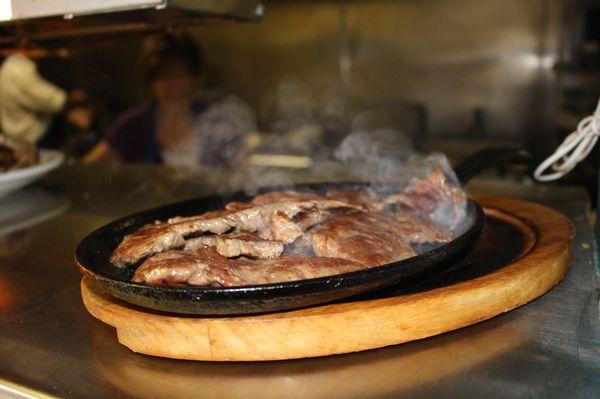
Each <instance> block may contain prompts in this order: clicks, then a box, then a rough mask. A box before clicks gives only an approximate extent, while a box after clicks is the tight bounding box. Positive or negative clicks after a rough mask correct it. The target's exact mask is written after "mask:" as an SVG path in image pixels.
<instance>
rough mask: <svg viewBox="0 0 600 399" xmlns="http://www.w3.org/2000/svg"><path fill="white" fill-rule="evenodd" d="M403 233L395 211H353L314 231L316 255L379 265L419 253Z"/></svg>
mask: <svg viewBox="0 0 600 399" xmlns="http://www.w3.org/2000/svg"><path fill="white" fill-rule="evenodd" d="M404 234H405V229H404V228H403V224H402V223H401V222H399V221H398V220H397V219H396V218H395V217H394V215H393V214H389V213H364V212H361V213H359V212H353V213H345V214H340V215H336V216H333V217H331V218H329V219H327V220H326V221H325V222H323V223H321V224H320V225H319V226H317V227H316V228H315V231H313V232H312V234H311V235H312V246H313V251H314V252H315V254H316V255H317V256H327V257H334V258H343V259H348V260H353V261H356V262H359V263H363V264H365V265H368V266H377V265H383V264H385V263H390V262H394V261H398V260H402V259H406V258H409V257H411V256H414V255H416V253H415V251H414V250H413V249H412V248H411V246H410V245H409V243H408V241H407V240H406V239H403V237H405V235H404Z"/></svg>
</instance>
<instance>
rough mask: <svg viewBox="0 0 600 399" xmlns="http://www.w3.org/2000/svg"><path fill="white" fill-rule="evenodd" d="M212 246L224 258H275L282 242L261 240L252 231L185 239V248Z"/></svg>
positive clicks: (193, 248)
mask: <svg viewBox="0 0 600 399" xmlns="http://www.w3.org/2000/svg"><path fill="white" fill-rule="evenodd" d="M206 247H214V248H215V250H216V251H217V253H218V254H219V255H221V256H224V257H226V258H235V257H237V256H247V257H250V258H257V259H271V258H276V257H278V256H279V255H281V253H282V252H283V244H282V243H281V242H278V241H270V240H263V239H261V238H260V237H258V236H257V235H256V234H254V233H232V234H224V235H221V236H219V235H214V236H200V237H198V238H192V239H189V240H186V242H185V247H184V249H185V250H195V249H199V248H206Z"/></svg>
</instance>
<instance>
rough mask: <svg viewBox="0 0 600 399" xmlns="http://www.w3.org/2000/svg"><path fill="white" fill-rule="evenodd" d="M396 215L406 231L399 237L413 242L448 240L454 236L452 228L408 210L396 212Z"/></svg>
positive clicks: (425, 242) (424, 242)
mask: <svg viewBox="0 0 600 399" xmlns="http://www.w3.org/2000/svg"><path fill="white" fill-rule="evenodd" d="M394 216H395V218H396V220H397V221H398V222H399V223H400V224H401V225H402V229H403V231H404V233H403V236H402V237H399V239H404V240H406V241H408V242H410V243H411V244H427V243H436V242H448V241H450V240H452V238H454V237H453V234H452V232H451V231H450V230H448V229H445V228H443V227H441V226H439V225H437V224H436V223H434V222H432V221H430V220H427V219H423V218H420V217H418V216H415V215H411V214H409V213H406V212H395V213H394Z"/></svg>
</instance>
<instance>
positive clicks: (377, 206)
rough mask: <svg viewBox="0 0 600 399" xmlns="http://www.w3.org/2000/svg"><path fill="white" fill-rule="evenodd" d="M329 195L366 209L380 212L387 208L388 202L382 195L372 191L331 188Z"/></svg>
mask: <svg viewBox="0 0 600 399" xmlns="http://www.w3.org/2000/svg"><path fill="white" fill-rule="evenodd" d="M327 197H329V198H335V199H337V200H338V201H344V202H347V203H349V204H352V205H358V206H360V207H361V208H363V209H364V210H367V211H374V212H379V211H382V210H384V209H385V207H386V203H385V202H384V201H383V199H382V198H381V197H379V196H378V195H377V194H375V193H374V192H372V191H367V190H360V189H351V190H340V189H331V190H328V191H327Z"/></svg>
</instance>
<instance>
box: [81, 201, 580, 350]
mask: <svg viewBox="0 0 600 399" xmlns="http://www.w3.org/2000/svg"><path fill="white" fill-rule="evenodd" d="M476 200H477V201H478V202H480V203H481V204H482V205H483V206H484V208H485V210H486V214H487V216H488V219H490V223H489V224H490V225H493V224H494V223H495V224H497V225H498V226H500V227H497V228H496V230H494V229H493V228H488V226H486V228H487V229H488V230H484V233H483V235H482V238H481V239H480V242H479V243H478V244H477V246H476V247H475V249H474V250H473V252H474V254H473V256H471V254H469V256H467V258H468V260H466V261H461V262H462V263H460V262H459V265H458V266H457V268H455V270H451V271H449V272H447V273H446V272H444V273H445V274H444V273H442V274H441V277H440V278H439V281H432V282H430V283H424V284H423V285H421V286H417V287H413V288H412V289H408V290H407V289H405V290H402V291H398V292H393V291H392V292H388V293H387V294H386V293H384V294H383V295H381V294H379V296H378V297H372V298H369V297H366V298H365V297H363V298H360V299H354V300H348V301H345V302H338V303H333V304H328V305H323V306H316V307H311V308H307V309H301V310H295V311H286V312H280V313H273V314H266V315H258V316H256V315H255V316H241V317H200V316H198V317H196V316H181V315H175V314H166V313H159V312H153V311H150V310H146V309H143V308H140V307H136V306H134V305H129V304H127V303H125V302H122V301H120V300H118V299H115V298H112V297H110V296H107V295H105V294H103V293H102V292H100V291H99V290H98V289H97V288H96V287H95V286H94V285H93V283H91V282H89V281H87V280H86V279H83V280H82V283H81V293H82V297H83V302H84V304H85V307H86V308H87V310H88V311H89V312H90V313H91V314H92V315H93V316H94V317H96V318H98V319H100V320H102V321H104V322H105V323H107V324H109V325H111V326H114V327H115V328H116V330H117V336H118V339H119V342H120V343H121V344H123V345H125V346H127V347H128V348H130V349H131V350H133V351H134V352H139V353H145V354H149V355H155V356H162V357H169V358H176V359H190V360H210V361H257V360H279V359H297V358H304V357H316V356H325V355H332V354H339V353H349V352H356V351H361V350H366V349H373V348H379V347H383V346H388V345H394V344H400V343H403V342H408V341H413V340H417V339H421V338H426V337H430V336H433V335H437V334H441V333H443V332H447V331H451V330H455V329H458V328H461V327H465V326H468V325H471V324H474V323H477V322H480V321H482V320H486V319H489V318H491V317H494V316H496V315H499V314H501V313H504V312H507V311H509V310H512V309H514V308H516V307H518V306H521V305H523V304H525V303H527V302H529V301H532V300H533V299H535V298H537V297H539V296H541V295H543V294H544V293H545V292H547V291H549V290H550V289H552V287H554V286H555V285H556V284H558V282H559V281H560V280H561V279H562V278H563V277H564V276H565V274H566V273H567V270H568V267H569V260H570V256H571V241H572V237H573V234H574V229H573V225H572V224H571V222H570V221H569V219H568V218H567V217H565V216H564V215H563V214H561V213H559V212H557V211H555V210H553V209H550V208H546V207H543V206H540V205H536V204H532V203H527V202H523V201H518V200H514V199H508V198H499V197H477V198H476ZM492 219H493V220H495V221H496V222H494V223H491V221H492ZM502 226H511V227H510V229H509V230H510V231H508V230H507V229H506V227H504V228H503V227H502ZM502 231H504V233H503V234H504V235H505V236H513V237H512V238H510V237H509V238H510V239H511V240H512V239H515V237H514V236H520V237H517V238H518V239H517V240H516V241H515V242H518V243H519V244H518V248H517V249H516V252H515V248H512V249H511V250H512V251H513V252H514V254H513V255H511V259H510V260H506V259H504V260H502V263H501V264H499V265H497V266H494V267H492V268H490V267H489V264H491V263H493V259H494V258H496V256H495V254H497V255H498V257H499V258H498V259H502V254H505V253H508V252H507V250H506V248H504V247H503V245H508V244H503V243H504V241H503V240H502ZM515 232H516V233H515ZM511 245H514V244H511ZM486 251H487V252H486ZM477 254H479V256H477ZM470 256H471V257H470ZM474 267H475V268H474ZM486 267H487V269H486ZM461 268H462V269H461Z"/></svg>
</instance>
